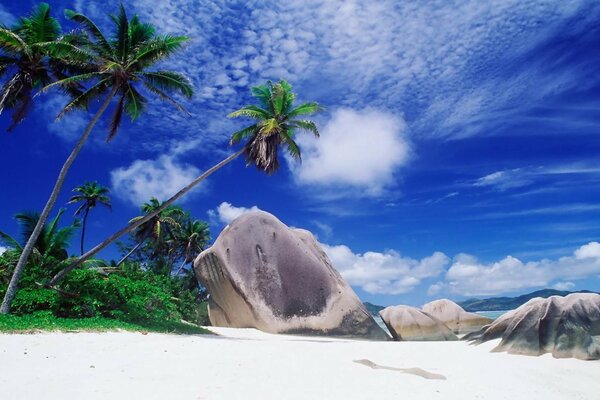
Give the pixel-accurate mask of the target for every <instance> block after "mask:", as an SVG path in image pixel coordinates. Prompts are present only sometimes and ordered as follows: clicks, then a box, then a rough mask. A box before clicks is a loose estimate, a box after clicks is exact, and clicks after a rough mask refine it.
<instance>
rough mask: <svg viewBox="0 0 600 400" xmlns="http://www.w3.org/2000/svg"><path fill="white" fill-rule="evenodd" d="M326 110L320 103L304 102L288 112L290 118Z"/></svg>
mask: <svg viewBox="0 0 600 400" xmlns="http://www.w3.org/2000/svg"><path fill="white" fill-rule="evenodd" d="M323 110H325V109H324V108H323V107H322V106H321V105H320V104H319V103H315V102H308V103H302V104H300V105H299V106H298V107H296V108H294V109H293V110H292V111H290V112H289V113H288V114H287V117H288V118H290V119H291V118H294V117H297V116H299V115H310V114H314V113H316V112H320V111H323Z"/></svg>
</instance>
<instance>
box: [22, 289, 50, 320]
mask: <svg viewBox="0 0 600 400" xmlns="http://www.w3.org/2000/svg"><path fill="white" fill-rule="evenodd" d="M59 301H60V295H59V294H58V293H57V292H56V291H54V290H50V289H44V288H39V289H30V288H25V289H21V290H19V291H18V292H17V295H16V296H15V299H14V300H13V304H12V312H13V313H15V314H16V315H23V314H31V313H34V312H36V311H50V312H55V311H56V310H57V309H58V304H59Z"/></svg>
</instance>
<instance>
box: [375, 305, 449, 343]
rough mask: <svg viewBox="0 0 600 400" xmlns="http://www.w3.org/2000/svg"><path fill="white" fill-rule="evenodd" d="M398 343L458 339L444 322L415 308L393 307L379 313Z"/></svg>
mask: <svg viewBox="0 0 600 400" xmlns="http://www.w3.org/2000/svg"><path fill="white" fill-rule="evenodd" d="M379 315H380V316H381V319H383V322H384V323H385V325H386V326H387V327H388V329H389V331H390V333H391V334H392V337H393V338H394V339H395V340H398V341H446V340H458V337H457V336H456V335H455V334H454V333H453V332H452V331H451V330H450V329H449V328H448V327H447V326H446V325H444V323H443V322H441V321H440V320H438V319H437V318H435V317H432V316H431V315H429V314H427V313H424V312H423V311H421V310H419V309H418V308H415V307H409V306H391V307H387V308H385V309H383V310H381V311H380V312H379Z"/></svg>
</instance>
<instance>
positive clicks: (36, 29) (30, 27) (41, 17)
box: [21, 3, 60, 43]
mask: <svg viewBox="0 0 600 400" xmlns="http://www.w3.org/2000/svg"><path fill="white" fill-rule="evenodd" d="M21 29H23V31H24V33H25V35H26V37H27V41H28V42H29V43H39V42H49V41H53V40H56V38H58V35H60V24H59V23H58V21H57V20H56V19H54V18H52V17H51V16H50V6H49V5H48V4H47V3H40V4H39V5H38V6H37V8H36V9H35V10H34V11H33V13H32V14H31V15H30V16H29V17H26V18H23V19H22V20H21Z"/></svg>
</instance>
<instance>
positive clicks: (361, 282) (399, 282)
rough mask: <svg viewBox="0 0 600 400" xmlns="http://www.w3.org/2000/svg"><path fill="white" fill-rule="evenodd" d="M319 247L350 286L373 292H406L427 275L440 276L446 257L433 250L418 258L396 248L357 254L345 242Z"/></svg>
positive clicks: (446, 260)
mask: <svg viewBox="0 0 600 400" xmlns="http://www.w3.org/2000/svg"><path fill="white" fill-rule="evenodd" d="M321 246H322V247H323V249H324V250H325V252H326V253H327V255H328V256H329V258H330V259H331V262H332V263H333V265H334V266H335V268H336V269H337V270H338V271H339V272H340V273H341V274H342V276H343V277H344V279H346V281H348V283H349V284H350V285H353V286H358V287H361V288H362V289H363V290H365V291H366V292H368V293H372V294H401V293H407V292H410V291H411V290H413V289H414V288H415V287H416V286H418V285H419V284H420V283H421V281H423V280H424V279H426V278H431V277H436V276H439V275H440V274H441V273H442V272H443V271H444V267H445V266H446V265H447V263H448V261H449V259H448V257H447V256H446V255H445V254H443V253H440V252H435V253H433V254H432V255H431V256H429V257H425V258H423V259H421V260H417V259H413V258H410V257H403V256H401V255H400V254H399V253H397V252H396V251H392V250H390V251H387V252H383V253H381V252H374V251H368V252H365V253H363V254H356V253H354V252H352V250H351V249H350V248H349V247H348V246H345V245H337V246H330V245H327V244H323V243H321Z"/></svg>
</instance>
